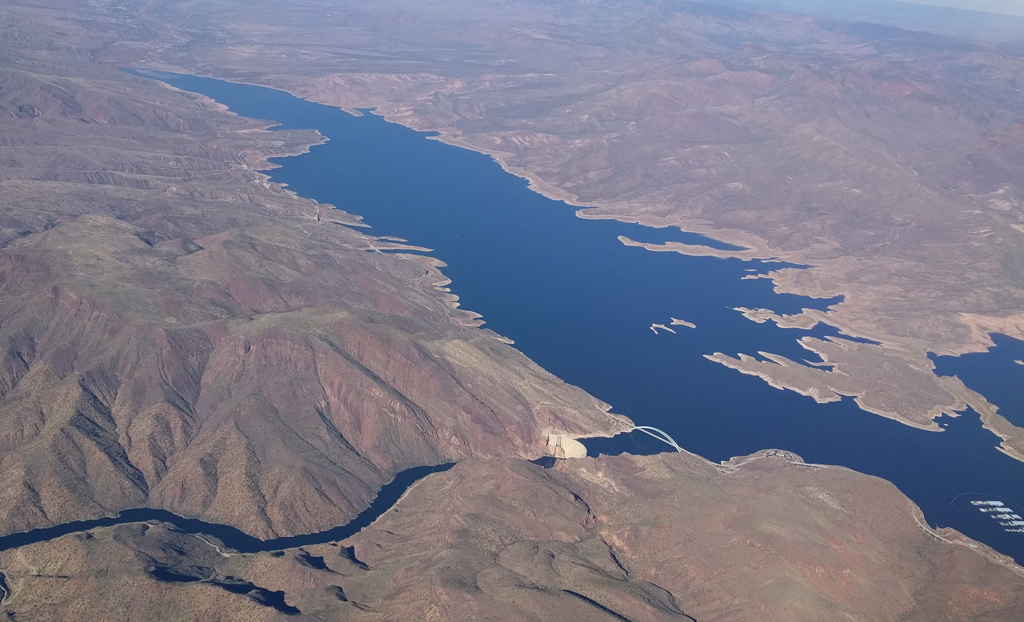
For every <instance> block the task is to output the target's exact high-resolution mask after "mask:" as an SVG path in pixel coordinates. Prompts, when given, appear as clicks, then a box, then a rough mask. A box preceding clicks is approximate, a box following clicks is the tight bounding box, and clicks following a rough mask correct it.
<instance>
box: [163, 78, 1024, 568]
mask: <svg viewBox="0 0 1024 622" xmlns="http://www.w3.org/2000/svg"><path fill="white" fill-rule="evenodd" d="M146 75H148V76H154V77H157V78H159V79H161V80H164V81H166V82H168V83H170V84H172V85H174V86H177V87H179V88H182V89H184V90H188V91H193V92H196V93H201V94H203V95H206V96H209V97H211V98H213V99H215V100H217V101H219V102H221V103H223V104H225V105H227V106H229V107H230V108H231V109H232V110H233V111H235V112H237V113H238V114H241V115H244V116H248V117H255V118H260V119H267V120H273V121H275V122H277V123H280V126H279V129H307V128H308V129H316V130H318V131H319V132H320V133H321V134H323V135H325V136H327V137H328V138H329V139H330V140H329V142H327V143H325V144H323V145H319V146H316V147H313V148H312V149H311V150H310V152H309V153H307V154H304V155H300V156H294V157H288V158H278V159H275V160H274V162H275V163H276V164H278V165H280V168H277V169H275V170H273V171H270V172H269V174H270V177H271V179H272V180H273V181H275V182H281V183H286V184H288V186H289V188H290V189H291V190H293V191H295V192H296V193H298V194H299V195H301V196H304V197H308V198H312V199H315V200H317V201H320V202H323V203H330V204H332V205H335V206H337V207H338V208H340V209H342V210H344V211H346V212H349V213H351V214H357V215H360V216H362V217H363V219H364V221H365V222H366V223H367V224H368V225H370V226H371V227H372V229H371V230H369V233H372V234H375V235H380V236H397V237H400V238H404V239H406V240H408V241H409V242H410V243H411V244H414V245H418V246H424V247H428V248H431V249H434V250H433V252H432V253H430V254H431V255H432V256H434V257H437V258H438V259H441V260H443V261H444V262H445V263H446V264H447V267H446V268H444V269H443V272H444V274H445V275H446V276H448V277H450V278H451V279H452V281H453V282H452V284H451V285H450V288H451V290H452V292H453V293H455V294H457V295H458V296H459V297H460V303H461V306H462V307H463V308H465V309H468V310H471V311H474V312H477V313H480V314H482V315H483V319H484V320H485V321H486V327H487V328H490V329H491V330H493V331H495V332H497V333H498V334H500V335H503V336H505V337H508V338H510V339H512V340H514V342H515V347H516V348H518V349H519V350H521V351H522V352H524V353H525V354H526V355H527V356H529V357H530V358H532V359H533V360H534V361H536V362H537V363H539V364H540V365H542V366H543V367H545V368H546V369H547V370H549V371H551V372H552V373H554V374H556V375H557V376H559V377H561V378H562V379H564V380H565V381H567V382H570V383H573V384H575V385H578V386H580V387H582V388H583V389H585V390H587V391H588V392H590V393H591V394H593V395H595V396H596V397H598V398H600V399H602V400H604V401H606V402H608V403H609V404H611V405H612V406H613V410H614V411H615V412H619V413H622V414H625V415H627V416H629V417H630V418H632V419H633V420H634V421H635V422H636V423H637V424H638V425H651V426H656V427H658V428H661V429H663V430H665V431H666V432H668V433H669V434H670V435H672V436H673V437H674V438H675V440H676V441H677V442H678V443H679V444H680V445H681V446H683V447H684V448H686V449H687V450H689V451H693V452H695V453H698V454H700V455H703V456H705V457H707V458H709V459H711V460H715V461H721V460H727V459H728V458H730V457H732V456H737V455H746V454H750V453H753V452H755V451H757V450H760V449H764V448H779V449H785V450H789V451H792V452H795V453H798V454H800V455H801V456H802V457H803V458H804V459H805V460H807V461H808V462H818V463H825V464H837V465H843V466H846V467H850V468H852V469H856V470H857V471H861V472H863V473H868V474H871V475H876V476H879V477H882V478H885V479H887V480H889V481H891V482H893V483H894V484H896V485H897V486H898V487H899V488H900V489H901V490H902V491H903V492H904V493H905V494H906V495H907V496H908V497H910V498H911V499H912V500H913V501H914V502H916V503H917V504H918V505H919V506H920V507H921V508H922V510H923V511H924V513H925V516H926V517H927V519H928V521H929V522H930V523H931V524H932V525H937V526H950V527H955V528H956V529H959V530H960V531H962V532H964V533H965V534H967V535H968V536H970V537H972V538H974V539H976V540H979V541H981V542H985V543H986V544H989V545H990V546H992V547H993V548H995V549H997V550H999V551H1001V552H1003V553H1006V554H1008V555H1011V556H1013V557H1014V558H1015V559H1016V560H1017V561H1018V563H1020V562H1024V534H1019V533H1008V532H1006V531H1004V530H1003V528H1002V527H1000V526H999V524H998V522H997V521H995V520H992V519H991V518H990V517H989V516H988V515H986V514H983V513H980V512H978V511H976V508H975V507H974V506H971V505H970V504H969V503H967V502H968V501H970V500H977V499H989V498H991V499H1002V500H1004V502H1005V503H1006V504H1007V506H1009V507H1011V508H1012V509H1014V510H1015V511H1016V512H1017V513H1018V514H1022V515H1024V505H1022V503H1021V502H1022V501H1024V484H1022V482H1024V463H1021V462H1019V461H1016V460H1013V459H1012V458H1009V457H1008V456H1005V455H1004V454H1002V453H1000V452H998V451H996V450H995V449H994V447H995V446H996V445H997V444H998V439H997V438H996V437H995V436H993V435H992V434H991V433H989V432H988V431H986V430H984V429H983V428H982V427H981V423H980V421H979V419H978V417H977V415H976V414H975V413H973V412H970V411H968V412H967V413H966V414H965V415H964V416H961V417H958V418H943V419H940V420H939V422H940V423H941V424H942V425H944V426H946V428H945V429H946V431H945V432H943V433H935V432H925V431H921V430H918V429H915V428H911V427H908V426H905V425H902V424H899V423H896V422H894V421H891V420H888V419H884V418H882V417H879V416H877V415H872V414H869V413H866V412H864V411H861V410H860V409H859V408H858V407H857V406H856V405H855V404H854V403H853V401H852V400H850V399H845V400H843V401H841V402H836V403H831V404H817V403H815V402H814V401H813V400H812V399H810V398H807V397H803V396H800V395H798V394H796V393H793V392H790V391H780V390H777V389H774V388H772V387H770V386H768V385H767V384H766V383H765V382H764V381H762V380H761V379H759V378H755V377H751V376H745V375H742V374H740V373H738V372H736V371H733V370H730V369H728V368H726V367H724V366H722V365H719V364H716V363H713V362H711V361H708V360H706V359H705V358H703V355H704V354H709V353H712V352H716V351H721V352H724V353H726V354H732V355H735V354H736V353H738V352H745V353H755V352H757V351H759V350H763V351H768V352H773V353H776V354H781V355H783V356H787V357H790V358H793V359H797V360H800V359H808V358H810V353H809V352H807V351H805V350H803V349H802V348H800V347H799V345H798V344H797V342H796V339H797V338H799V337H801V336H804V335H814V336H818V337H824V336H828V335H836V334H838V333H837V332H836V330H835V329H833V328H831V327H827V326H821V325H819V326H818V327H816V328H815V329H813V330H810V331H803V330H795V329H780V328H778V327H776V326H775V325H774V324H772V323H770V322H769V323H765V324H756V323H754V322H751V321H749V320H747V319H745V318H743V317H742V316H741V315H740V314H739V313H737V312H736V311H734V310H732V309H733V308H734V307H740V306H742V307H750V308H758V307H764V308H769V309H772V310H774V311H776V312H779V313H795V312H798V311H799V310H800V309H802V308H816V309H824V308H827V307H828V306H829V305H831V304H836V303H837V302H838V301H839V300H838V299H832V300H816V299H810V298H805V297H801V296H794V295H779V294H776V293H774V292H773V291H772V284H771V282H770V281H768V280H767V279H746V280H744V279H742V277H744V276H747V275H750V274H759V273H760V274H763V273H766V272H768V271H769V270H772V269H777V268H779V267H780V264H778V263H765V262H758V261H755V262H743V261H740V260H732V259H716V258H709V257H687V256H683V255H679V254H676V253H655V252H650V251H646V250H644V249H641V248H635V247H627V246H624V245H623V244H622V243H620V242H619V241H618V240H617V237H618V236H620V235H625V236H627V237H630V238H632V239H634V240H639V241H644V242H666V241H671V240H675V241H681V242H688V243H695V244H707V245H713V246H718V247H721V244H720V243H716V242H714V241H711V240H708V239H707V238H703V237H702V236H699V235H696V234H691V233H685V232H682V231H679V230H678V229H652V228H647V227H643V226H640V225H635V224H628V223H621V222H616V221H596V220H585V219H581V218H578V217H577V216H576V214H575V208H573V207H570V206H568V205H566V204H565V203H563V202H561V201H554V200H551V199H548V198H546V197H544V196H542V195H540V194H537V193H535V192H533V191H531V190H530V189H529V188H528V186H527V183H526V181H524V180H522V179H520V178H518V177H516V176H514V175H511V174H509V173H506V172H505V171H503V170H502V168H501V167H500V166H499V165H498V164H497V163H496V162H495V161H494V160H492V159H491V158H490V157H488V156H486V155H482V154H479V153H476V152H472V151H468V150H465V149H460V148H457V147H453V146H449V145H445V144H443V143H441V142H440V141H438V140H432V139H431V135H430V134H426V133H422V132H415V131H413V130H410V129H408V128H405V127H403V126H400V125H396V124H393V123H388V122H387V121H385V120H384V119H382V118H380V117H378V116H375V115H373V114H369V113H367V114H363V115H362V116H354V115H351V114H348V113H346V112H344V111H342V110H339V109H336V108H332V107H329V106H323V105H319V104H314V103H310V102H306V101H303V100H301V99H298V98H296V97H293V96H292V95H289V94H287V93H284V92H281V91H275V90H272V89H267V88H260V87H255V86H248V85H241V84H234V83H229V82H224V81H218V80H214V79H208V78H198V77H194V76H180V75H174V74H163V73H160V74H156V73H153V72H146ZM328 217H329V216H328ZM670 318H679V319H682V320H686V321H689V322H693V323H694V324H696V326H697V328H696V329H689V328H684V327H676V330H677V334H671V333H664V332H662V333H660V334H655V333H654V332H653V331H652V330H651V329H650V326H651V324H652V323H662V324H668V323H669V322H670ZM970 360H971V359H969V358H968V357H964V358H963V359H962V363H963V364H964V365H970V364H971V363H970ZM587 444H588V449H589V450H590V451H591V452H592V453H598V452H605V453H617V452H622V451H630V452H633V453H653V452H658V451H665V450H666V449H667V447H666V446H665V445H663V444H661V443H660V442H659V441H657V440H655V439H652V438H649V437H646V436H644V435H642V434H639V433H634V434H632V435H630V436H629V437H628V438H621V437H620V438H616V439H592V440H590V441H588V443H587Z"/></svg>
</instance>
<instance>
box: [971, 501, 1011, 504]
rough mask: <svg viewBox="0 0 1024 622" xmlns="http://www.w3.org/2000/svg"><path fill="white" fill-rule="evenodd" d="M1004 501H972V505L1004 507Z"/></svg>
mask: <svg viewBox="0 0 1024 622" xmlns="http://www.w3.org/2000/svg"><path fill="white" fill-rule="evenodd" d="M1002 504H1003V502H1002V501H971V505H1002Z"/></svg>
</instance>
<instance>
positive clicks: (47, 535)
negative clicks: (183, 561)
mask: <svg viewBox="0 0 1024 622" xmlns="http://www.w3.org/2000/svg"><path fill="white" fill-rule="evenodd" d="M453 466H455V463H450V464H442V465H438V466H421V467H413V468H411V469H406V470H404V471H402V472H400V473H399V474H398V475H396V476H395V478H394V479H393V480H391V481H390V482H388V483H387V484H385V485H384V486H383V487H382V488H381V489H380V492H378V493H377V496H376V497H374V499H373V503H371V504H370V506H369V507H368V508H366V509H365V510H363V511H362V512H360V513H359V515H358V516H356V517H355V518H353V519H352V520H350V521H349V522H348V523H346V524H344V525H342V526H340V527H334V528H333V529H328V530H326V531H320V532H317V533H310V534H304V535H301V536H283V537H280V538H273V539H271V540H260V539H259V538H256V537H253V536H250V535H249V534H247V533H245V532H244V531H242V530H240V529H236V528H235V527H231V526H230V525H220V524H217V523H207V522H205V521H201V520H196V519H194V518H185V517H182V516H178V515H177V514H173V513H171V512H168V511H167V510H159V509H154V508H136V509H132V510H125V511H123V512H121V513H120V514H118V515H117V516H113V517H106V518H97V519H94V520H83V521H75V522H71V523H64V524H62V525H56V526H54V527H46V528H43V529H33V530H31V531H25V532H21V533H12V534H10V535H7V536H2V537H0V551H6V550H8V549H13V548H17V547H20V546H27V545H29V544H35V543H37V542H46V541H48V540H53V539H54V538H59V537H61V536H66V535H67V534H69V533H78V532H82V531H88V530H90V529H96V528H97V527H112V526H114V525H124V524H127V523H144V522H147V521H161V522H164V523H171V524H172V525H174V526H175V527H177V528H178V530H179V531H183V532H185V533H190V534H196V535H205V536H212V537H214V538H216V539H218V540H220V541H221V542H222V543H224V545H225V546H226V547H228V548H230V549H232V550H235V551H237V552H239V553H262V552H266V551H280V550H282V549H291V548H295V547H299V546H311V545H314V544H324V543H326V542H335V541H337V540H344V539H345V538H347V537H349V536H351V535H354V534H356V533H358V532H359V531H360V530H361V529H363V528H364V527H367V526H368V525H370V523H372V522H373V521H375V520H377V518H378V517H380V515H381V514H383V513H384V512H387V511H388V510H389V509H391V506H393V505H395V503H397V502H398V499H399V498H400V497H401V496H402V495H403V494H405V491H406V490H408V489H409V487H410V486H412V485H413V484H415V483H416V482H418V481H419V480H421V479H423V478H424V477H426V476H427V475H430V474H431V473H441V472H443V471H447V470H448V469H450V468H452V467H453ZM158 578H159V577H158ZM165 580H166V579H165ZM0 587H2V586H0Z"/></svg>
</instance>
